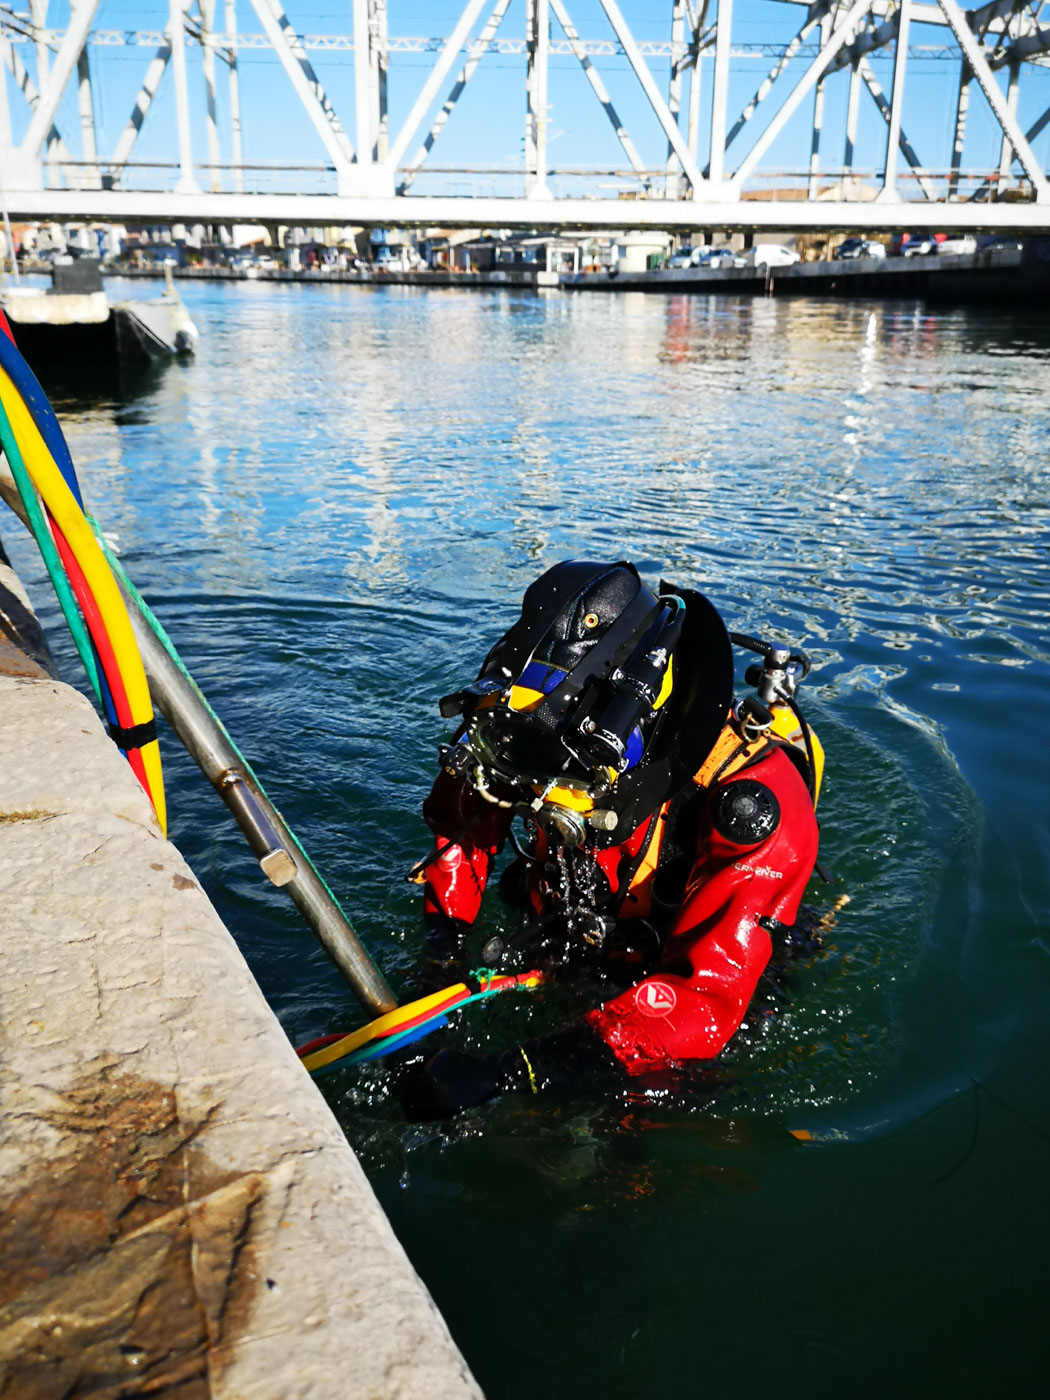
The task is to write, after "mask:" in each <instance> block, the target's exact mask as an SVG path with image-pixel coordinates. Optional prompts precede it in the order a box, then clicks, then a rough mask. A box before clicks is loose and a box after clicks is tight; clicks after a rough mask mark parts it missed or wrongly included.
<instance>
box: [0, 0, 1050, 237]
mask: <svg viewBox="0 0 1050 1400" xmlns="http://www.w3.org/2000/svg"><path fill="white" fill-rule="evenodd" d="M25 2H26V3H28V7H29V8H28V10H17V9H15V8H13V7H11V6H8V5H3V4H0V177H2V195H3V199H4V201H5V203H6V206H7V210H8V212H9V214H10V216H11V217H13V218H20V219H29V220H43V219H59V220H72V219H97V220H110V221H114V222H121V223H126V222H156V223H171V222H205V223H214V224H219V223H231V222H239V223H266V224H285V225H306V226H313V225H319V226H332V225H340V224H342V225H373V226H375V225H393V226H399V227H405V226H425V225H426V226H443V227H457V226H458V227H531V228H537V227H542V228H566V229H569V228H575V229H602V228H620V229H622V228H638V229H641V228H659V229H665V230H673V229H676V228H679V229H690V230H693V229H701V228H706V229H726V230H730V229H743V230H761V229H763V228H784V227H785V226H787V227H791V228H796V229H842V228H853V229H858V230H879V229H894V228H900V227H907V228H909V229H919V228H938V229H976V230H985V229H994V230H1027V231H1034V230H1042V231H1046V230H1050V180H1048V176H1047V172H1046V169H1045V165H1044V162H1041V161H1040V160H1039V159H1038V158H1037V157H1036V155H1035V153H1034V151H1033V142H1035V141H1036V140H1037V138H1038V137H1039V136H1040V134H1041V133H1042V131H1043V130H1044V129H1045V127H1046V126H1047V125H1048V124H1050V106H1047V107H1046V108H1045V110H1042V111H1038V112H1036V114H1035V115H1034V117H1033V107H1032V102H1031V97H1030V94H1041V100H1046V97H1047V93H1046V85H1045V73H1046V69H1047V67H1048V66H1050V0H989V3H987V4H984V5H982V6H980V7H979V8H976V9H970V10H963V9H961V8H960V6H959V4H958V3H957V0H813V3H809V4H807V3H805V0H781V3H782V4H783V6H784V9H785V14H790V15H791V16H792V17H793V23H792V26H791V27H792V28H793V30H794V32H793V34H792V35H791V37H789V38H787V39H786V40H784V41H782V42H778V43H775V44H773V43H766V42H758V43H754V42H746V41H744V40H743V39H742V38H741V29H742V26H741V24H740V23H739V15H740V14H741V13H743V0H738V4H739V5H740V9H739V10H738V23H737V26H736V28H735V29H734V0H654V3H653V5H652V6H650V10H653V9H655V8H656V6H657V4H659V5H660V10H661V14H662V15H664V16H666V26H667V27H666V37H665V38H663V39H660V40H652V39H646V40H642V39H639V38H637V37H636V36H635V34H634V33H633V32H632V29H631V27H630V26H629V24H628V23H627V21H626V20H625V18H624V14H623V12H622V11H621V9H620V6H619V5H618V4H617V3H616V0H597V6H595V4H594V0H591V3H590V8H591V9H592V10H594V14H593V15H592V16H591V20H592V27H593V21H595V20H597V21H599V22H600V23H601V28H602V32H600V33H594V34H592V35H583V34H581V33H580V31H579V30H578V29H577V28H576V24H575V22H574V19H573V16H572V14H571V12H570V5H572V6H576V5H577V0H464V2H463V3H462V9H461V11H460V13H459V15H458V18H457V19H456V20H455V22H454V24H453V25H452V27H451V30H450V31H449V32H448V33H447V34H443V35H440V36H438V37H411V36H404V35H395V34H391V33H389V32H388V7H387V0H345V4H346V6H347V9H348V11H349V13H348V19H349V21H350V24H349V26H348V28H349V32H348V33H342V34H318V35H311V34H308V33H302V32H300V31H299V29H298V28H297V27H296V24H295V18H294V15H292V14H289V13H286V11H285V10H284V8H283V6H282V4H281V0H222V12H221V14H220V0H168V9H167V16H166V19H167V22H166V25H165V27H164V28H163V30H158V31H148V30H126V29H112V28H111V29H106V28H101V27H99V26H98V24H97V23H96V21H97V20H99V19H100V15H99V12H100V10H103V9H104V0H69V3H68V5H67V6H66V7H65V8H64V10H63V13H64V14H66V17H67V23H66V26H65V28H53V27H49V24H48V8H49V0H25ZM579 3H583V0H579ZM789 5H790V6H791V7H792V8H791V9H790V11H789V10H788V9H787V7H788V6H789ZM599 7H600V8H599ZM393 8H395V9H396V6H394V7H393ZM249 11H250V12H251V16H253V17H254V18H253V19H249V23H250V24H253V26H254V25H255V24H257V25H258V28H255V27H252V28H250V29H240V28H239V27H238V19H239V18H240V19H241V20H242V21H243V20H244V19H245V18H246V17H247V16H248V12H249ZM512 26H513V32H511V31H512ZM746 27H747V29H748V32H753V31H754V28H755V26H754V24H753V23H752V24H749V25H747V26H746ZM114 47H120V48H121V49H122V50H124V51H125V55H126V56H127V55H133V54H135V53H136V52H137V51H140V50H141V51H142V75H141V85H140V87H139V90H138V93H137V95H136V97H135V99H134V102H133V104H132V107H131V110H130V113H129V116H128V120H127V123H126V125H125V126H124V128H123V130H122V133H121V135H120V137H119V140H118V141H117V142H116V145H115V147H114V148H113V149H112V151H110V152H108V153H106V152H103V151H101V150H100V149H99V140H98V127H97V123H96V100H97V97H98V93H97V92H96V90H95V86H94V83H93V68H97V67H98V60H99V54H100V52H101V50H104V49H112V48H114ZM260 49H263V50H266V51H267V53H268V55H269V56H270V57H271V58H273V59H274V60H275V61H276V63H278V64H279V65H280V68H281V69H282V70H283V78H280V82H279V83H278V76H279V75H277V74H276V72H275V75H274V81H273V83H272V84H271V86H272V88H273V98H274V102H275V104H279V103H281V102H284V103H287V104H292V105H294V104H298V107H299V108H301V112H302V113H303V114H305V116H306V118H307V119H308V121H309V124H310V128H311V129H312V134H313V137H314V138H315V150H314V151H313V152H309V153H308V155H307V157H305V158H310V157H312V158H313V159H314V160H316V162H317V163H316V164H315V165H313V166H311V165H309V164H303V165H302V166H297V167H292V166H284V167H279V166H277V165H273V166H258V165H256V166H250V165H246V164H245V161H244V157H243V135H244V133H243V131H242V104H241V91H240V75H239V70H238V58H239V55H240V54H242V53H245V52H246V51H251V50H260ZM338 51H345V52H346V53H348V54H350V55H352V73H353V83H352V106H351V105H350V104H349V103H347V104H345V105H344V104H343V102H342V93H340V101H339V103H338V105H337V101H336V100H335V99H334V98H333V95H332V93H330V92H328V91H326V89H325V87H324V85H323V84H322V82H321V79H320V77H319V75H318V71H317V69H316V68H315V66H314V61H313V60H312V57H311V55H313V56H314V58H317V59H318V62H320V57H319V56H322V55H326V54H330V53H332V52H338ZM403 55H425V56H427V58H426V60H425V61H426V63H427V64H428V65H429V66H427V67H425V68H423V69H420V68H418V67H413V70H412V73H411V74H408V73H407V72H406V73H405V74H404V75H398V76H399V81H400V80H401V78H402V77H403V78H404V80H405V81H408V80H410V79H420V74H422V77H421V80H419V81H418V86H417V89H416V91H415V95H414V98H413V99H412V101H411V104H410V106H409V109H408V111H407V113H406V114H405V115H404V116H403V117H400V116H399V120H398V121H397V122H392V121H391V118H390V113H389V110H388V104H387V87H388V76H389V74H390V72H391V69H392V66H393V65H396V64H397V63H398V61H399V59H400V58H401V56H403ZM487 55H503V56H504V57H505V58H506V57H507V56H510V57H511V58H520V60H521V63H520V70H519V71H520V82H521V97H520V102H521V107H520V110H521V111H522V114H523V116H522V132H523V156H524V158H523V161H522V162H521V163H520V164H518V165H516V166H515V167H513V168H511V167H503V168H497V167H483V166H480V165H478V164H476V163H475V164H474V165H466V164H464V165H461V166H458V167H453V166H439V165H437V164H436V163H435V162H434V161H432V160H431V159H430V157H431V154H432V152H433V151H434V149H435V147H437V146H438V143H439V142H440V139H441V136H442V133H443V131H444V130H445V127H446V125H447V124H448V122H449V121H450V119H452V118H454V113H455V108H456V105H457V103H458V102H459V100H460V98H461V97H462V94H463V92H464V90H465V89H466V88H467V86H468V84H469V83H470V82H471V79H472V78H473V76H474V74H475V72H476V70H477V69H478V67H479V65H481V64H482V63H484V61H485V59H486V56H487ZM552 56H568V58H570V59H571V60H574V61H576V62H578V63H579V65H580V66H581V68H582V70H583V73H584V75H585V77H586V79H587V82H588V83H589V85H590V87H591V89H592V90H593V95H594V102H593V105H592V114H593V117H592V119H593V120H594V121H596V122H602V121H608V122H609V123H610V125H611V127H612V130H613V131H614V132H615V136H616V139H617V141H618V142H619V146H620V149H621V150H622V153H623V155H622V161H621V163H620V165H619V166H618V167H617V168H616V169H615V170H608V171H605V172H603V173H604V174H605V175H607V176H610V177H615V181H616V183H615V184H614V185H613V188H614V191H615V192H614V194H612V195H609V194H605V195H602V194H598V195H592V194H590V193H589V192H585V193H584V194H581V193H580V192H579V190H580V184H581V181H583V180H584V178H585V177H586V175H587V174H588V173H589V174H591V175H594V174H595V173H597V172H595V171H593V170H588V169H586V168H584V167H582V166H578V167H571V166H570V167H566V166H560V167H552V165H551V162H550V159H549V156H548V144H549V141H550V140H551V139H552V134H551V133H552V121H553V119H554V115H555V114H554V113H552V104H551V102H550V99H549V95H548V93H549V67H550V59H551V58H552ZM931 58H932V59H936V60H937V61H938V62H940V63H942V64H950V65H953V67H952V69H951V70H950V71H951V72H952V73H953V75H954V76H957V84H955V83H953V88H954V91H955V94H956V96H955V104H954V140H953V143H952V148H951V153H950V160H949V162H948V163H947V164H945V162H944V161H943V160H942V162H941V168H936V167H934V166H930V165H924V164H923V163H922V161H921V159H920V149H921V147H922V139H921V138H922V136H923V134H924V133H923V132H916V131H911V132H909V131H908V130H907V128H906V126H905V120H904V119H905V111H906V108H905V98H906V94H907V93H908V92H909V91H912V90H913V89H914V86H915V79H916V76H917V75H916V73H915V71H914V70H915V67H916V64H917V63H919V62H923V63H925V62H928V61H929V60H930V59H931ZM756 59H765V60H766V61H767V62H768V70H767V71H766V72H765V76H764V77H762V79H761V81H760V82H758V83H757V86H756V85H755V83H754V71H755V62H756ZM603 60H604V61H605V63H606V64H608V63H609V62H610V60H611V61H612V62H614V63H616V64H618V65H619V66H620V67H622V66H623V63H624V61H626V64H627V65H628V66H629V69H630V72H631V74H632V75H633V80H635V81H636V82H637V84H638V87H639V89H640V92H641V94H642V96H643V97H644V103H643V104H642V105H643V106H644V117H645V120H646V121H647V122H648V123H649V124H650V126H651V124H652V123H653V122H655V123H656V127H657V128H658V132H657V137H658V140H659V142H660V158H659V161H658V163H656V164H655V165H654V163H653V161H652V160H651V159H650V162H649V164H648V165H647V164H646V163H645V162H644V161H643V159H642V157H641V155H640V154H639V146H638V144H637V143H636V140H635V138H634V136H632V133H631V132H630V131H629V130H628V128H627V125H626V124H625V122H624V121H623V120H622V118H621V115H620V112H619V111H618V110H617V107H616V105H615V104H614V102H613V100H612V98H611V96H610V93H609V89H608V87H607V85H606V82H605V81H604V79H603V76H602V65H603ZM874 60H878V62H879V63H880V65H881V67H882V68H883V70H888V71H884V73H883V79H884V81H882V82H880V80H879V77H878V76H877V73H876V67H875V65H874ZM413 62H414V63H415V64H418V58H416V59H415V60H413ZM745 63H746V65H747V72H749V73H751V75H752V80H751V83H750V84H749V90H750V88H751V87H753V88H754V91H753V95H752V96H751V98H750V100H749V101H747V102H746V103H745V104H744V105H743V107H742V108H741V109H740V110H739V111H737V110H736V107H735V106H734V105H731V102H730V89H731V87H732V88H733V90H734V92H739V90H740V86H741V84H740V79H739V71H738V70H740V68H741V65H744V64H745ZM891 64H892V67H891V68H890V65H891ZM169 70H170V73H171V77H170V80H169V82H170V85H171V86H172V87H173V88H174V104H173V106H174V129H173V130H172V131H170V132H167V133H166V141H167V149H169V150H171V151H172V152H173V153H176V155H177V159H173V160H171V161H170V162H152V163H146V162H142V163H139V164H136V163H135V161H134V160H133V156H134V153H135V148H136V142H137V141H138V139H139V135H140V133H141V131H142V130H143V128H144V126H145V125H146V124H147V123H153V124H154V125H155V124H156V123H158V122H160V121H161V120H162V117H161V116H160V115H159V114H158V113H156V112H155V109H154V99H155V98H156V96H157V93H158V90H159V89H160V87H161V84H162V82H163V81H164V79H165V75H166V74H167V73H168V72H169ZM910 70H911V72H910ZM760 71H761V70H760ZM837 75H841V76H837ZM734 79H737V80H736V81H733V80H734ZM887 79H888V81H887ZM833 82H838V83H839V84H840V86H841V85H845V87H846V94H847V95H846V100H845V105H844V110H845V121H844V123H843V124H841V126H840V129H839V130H837V131H835V132H831V131H828V130H825V121H824V113H825V98H826V92H827V91H828V90H829V88H830V85H831V84H832V83H833ZM347 86H348V87H349V84H348V85H347ZM217 93H219V94H220V95H221V97H222V99H223V103H222V105H223V109H224V117H225V120H224V121H223V123H222V129H221V130H220V122H219V118H218V111H219V101H218V100H217ZM74 99H75V100H74ZM977 103H981V104H984V105H985V107H986V109H987V111H988V112H990V114H991V116H992V118H993V120H994V123H995V129H996V133H997V135H996V140H997V144H998V148H999V150H998V161H996V162H994V164H992V166H991V168H985V169H983V170H982V171H979V172H978V173H977V174H975V173H974V172H973V171H968V170H967V169H966V168H965V166H964V164H963V154H964V149H965V146H966V138H967V124H968V119H969V117H970V112H971V106H972V105H974V104H977ZM194 104H197V106H198V108H199V109H203V128H204V132H205V137H206V155H205V154H203V153H201V152H200V151H198V152H197V157H203V158H200V159H199V160H198V159H195V153H194V150H193V143H192V140H191V131H192V127H193V125H194V124H196V125H197V126H198V127H199V126H200V125H201V123H200V115H201V112H200V111H199V110H198V111H195V110H194ZM171 105H172V104H170V103H169V104H167V106H168V108H169V109H170V107H171ZM637 105H638V104H637V103H636V104H635V107H637ZM840 105H841V104H840ZM1039 105H1041V102H1040V104H1039ZM632 110H633V109H632ZM909 110H910V109H909ZM71 111H72V112H75V114H76V116H75V117H74V118H73V120H70V117H69V114H70V112H71ZM799 111H801V112H802V114H803V119H804V118H805V116H806V115H808V116H809V118H810V120H811V129H810V137H809V161H808V164H807V165H805V166H804V168H801V169H797V170H795V171H793V172H790V179H788V177H786V176H785V175H784V174H783V172H781V176H780V178H781V184H780V187H779V188H774V189H770V179H771V177H770V174H769V170H768V162H770V161H771V160H772V159H773V158H774V154H775V152H774V148H775V147H776V143H777V142H778V138H780V137H782V135H783V133H784V131H785V128H786V127H787V126H788V123H789V122H790V121H791V120H792V118H793V117H794V116H795V114H796V113H797V112H799ZM1022 111H1026V112H1027V113H1028V115H1027V116H1026V118H1025V120H1024V121H1022V119H1021V115H1020V114H1021V112H1022ZM191 117H193V118H194V120H193V121H191ZM60 119H61V120H62V121H63V122H64V125H65V127H66V128H67V129H64V130H61V129H60V128H59V125H58V122H59V121H60ZM862 121H864V122H865V123H874V125H875V127H876V128H877V132H878V141H879V149H880V150H881V152H882V155H881V159H880V162H879V165H878V169H877V170H875V171H871V170H868V171H861V170H860V169H859V166H858V164H857V161H856V158H855V156H856V151H857V146H858V135H859V134H865V132H866V133H867V134H868V135H869V136H870V134H871V127H870V126H867V127H866V128H864V130H863V131H862V129H861V128H860V123H861V122H862ZM924 125H925V124H924ZM793 129H794V130H796V131H797V123H796V126H795V128H793ZM351 130H352V132H353V140H351V135H350V132H351ZM16 133H17V139H16ZM559 134H565V135H569V136H570V137H572V136H574V135H578V134H579V131H578V128H577V130H575V131H574V132H572V133H559ZM916 138H919V139H916ZM832 140H834V142H835V146H834V147H832ZM256 145H258V142H256ZM650 145H651V136H650ZM560 149H561V148H560ZM664 149H666V158H664V156H663V150H664ZM829 149H835V150H836V152H841V157H838V155H837V154H836V159H835V160H834V162H833V163H831V164H829V162H828V154H827V153H828V150H829ZM439 153H440V152H439ZM479 154H480V152H479ZM305 158H304V159H305ZM764 162H766V163H767V164H765V165H764V164H763V163H764ZM485 170H487V171H488V172H489V173H490V174H491V175H492V176H493V178H495V177H496V176H502V177H503V178H504V179H505V180H506V181H507V182H508V189H507V193H506V194H488V195H483V196H478V195H469V196H467V195H462V194H455V193H451V192H449V186H450V185H454V179H453V177H455V176H456V175H462V174H466V173H468V172H470V171H473V172H474V173H475V174H477V173H478V172H484V171H485ZM310 172H313V175H312V176H311V178H313V179H314V184H315V188H316V186H318V185H322V186H324V185H326V186H327V188H326V190H325V192H313V193H301V192H297V191H296V189H295V184H296V182H297V181H298V182H300V183H301V182H302V180H303V179H304V176H305V175H310ZM263 176H265V183H267V184H268V185H269V186H270V188H268V189H267V190H266V191H260V190H253V189H248V188H246V184H251V183H252V182H253V181H255V182H257V183H258V182H261V181H262V177H263ZM421 176H426V183H427V184H428V185H429V186H430V187H435V186H436V192H434V193H419V192H418V191H417V190H416V189H414V186H415V183H416V181H417V180H418V179H420V177H421ZM567 176H574V177H577V178H576V189H575V191H574V192H573V193H571V194H561V193H557V194H556V193H555V192H554V191H553V190H552V185H557V184H560V183H564V181H565V179H566V177H567ZM282 182H283V185H284V188H282V187H281V186H282ZM785 182H786V183H787V185H790V188H789V189H788V188H785ZM787 199H790V201H791V202H790V203H785V200H787Z"/></svg>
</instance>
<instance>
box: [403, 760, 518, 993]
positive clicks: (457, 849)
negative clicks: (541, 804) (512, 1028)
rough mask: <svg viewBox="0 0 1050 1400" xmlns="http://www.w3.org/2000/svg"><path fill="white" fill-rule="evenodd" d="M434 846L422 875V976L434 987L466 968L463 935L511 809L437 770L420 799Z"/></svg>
mask: <svg viewBox="0 0 1050 1400" xmlns="http://www.w3.org/2000/svg"><path fill="white" fill-rule="evenodd" d="M423 819H424V821H425V822H426V823H427V825H428V826H429V827H430V829H431V831H433V833H434V838H435V846H436V850H435V853H434V855H433V857H432V858H431V860H430V861H429V863H428V864H427V865H426V867H425V869H424V872H423V875H424V882H423V916H424V923H425V928H426V932H425V953H424V976H425V980H426V981H427V982H428V983H432V984H433V985H434V987H435V989H437V988H440V987H444V986H447V985H448V984H449V982H450V981H455V980H456V979H457V978H458V977H459V976H460V975H461V974H462V973H463V972H465V971H466V967H467V964H466V940H467V933H468V931H469V929H470V926H471V925H472V924H473V923H474V920H475V919H476V918H477V916H478V911H479V910H480V908H481V897H482V895H483V894H484V892H485V886H486V884H487V883H488V877H489V869H490V867H491V865H492V857H493V856H494V855H495V854H496V853H497V852H498V851H499V850H500V849H501V848H502V846H503V842H504V840H505V839H506V835H507V830H508V828H509V826H510V813H509V812H508V811H507V810H506V809H504V808H500V807H495V806H493V805H492V804H491V803H489V802H485V801H483V800H482V798H480V797H479V796H478V795H477V793H476V792H474V790H473V789H472V788H471V787H470V785H469V783H467V782H466V781H465V779H463V778H461V777H454V776H453V775H451V774H449V773H447V772H445V771H444V770H442V771H441V772H440V773H439V774H438V776H437V779H436V780H435V782H434V786H433V788H432V789H431V791H430V796H429V797H428V798H427V799H426V801H425V802H424V803H423Z"/></svg>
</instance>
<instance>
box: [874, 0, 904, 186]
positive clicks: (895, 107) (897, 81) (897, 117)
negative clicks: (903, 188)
mask: <svg viewBox="0 0 1050 1400" xmlns="http://www.w3.org/2000/svg"><path fill="white" fill-rule="evenodd" d="M910 26H911V0H900V9H899V10H898V12H897V52H896V54H895V56H894V60H893V94H892V96H891V98H890V125H889V130H888V131H887V133H886V166H885V174H884V176H883V181H882V189H881V190H880V192H879V199H881V200H882V201H883V203H892V204H896V203H897V202H898V201H899V199H900V196H899V195H898V193H897V149H898V146H899V145H900V139H901V107H902V106H903V105H904V72H905V69H906V67H907V64H908V31H909V29H910Z"/></svg>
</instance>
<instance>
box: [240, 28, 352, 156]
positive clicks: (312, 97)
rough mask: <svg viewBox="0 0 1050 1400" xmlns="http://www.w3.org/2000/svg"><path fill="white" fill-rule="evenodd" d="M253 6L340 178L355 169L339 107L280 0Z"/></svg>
mask: <svg viewBox="0 0 1050 1400" xmlns="http://www.w3.org/2000/svg"><path fill="white" fill-rule="evenodd" d="M251 6H252V9H253V10H254V11H255V13H256V14H257V15H258V17H259V22H260V24H261V25H262V27H263V29H264V30H265V31H266V35H267V37H268V38H269V40H270V44H271V46H272V48H273V50H274V52H275V53H276V55H277V57H278V58H279V59H280V61H281V67H282V68H283V69H284V71H285V73H287V75H288V78H289V81H290V82H291V84H292V87H293V88H294V89H295V94H296V96H297V97H298V98H299V101H300V103H301V104H302V107H303V110H304V111H305V112H306V115H307V116H308V117H309V118H310V122H311V125H312V126H313V128H314V130H315V131H316V132H317V134H318V136H319V137H320V138H321V141H322V143H323V145H324V148H325V150H326V151H327V152H328V154H329V156H330V158H331V161H332V164H333V165H334V166H335V168H336V175H337V177H338V179H339V180H340V182H342V183H345V181H346V180H347V179H348V178H349V177H350V175H351V172H352V169H353V167H352V165H351V161H352V160H353V147H352V146H351V144H350V138H349V137H348V136H347V134H346V132H345V130H344V129H343V125H342V123H341V122H340V120H339V118H338V117H337V116H336V113H335V109H334V108H333V106H332V104H331V103H330V102H329V100H328V96H327V94H326V93H325V90H324V88H323V87H322V86H321V82H320V80H319V79H318V77H317V74H316V73H315V72H314V70H313V66H312V65H311V63H310V60H309V59H308V58H307V57H306V54H305V52H304V51H303V48H302V45H301V44H300V43H299V36H298V35H297V34H296V32H295V30H294V29H293V28H292V26H291V25H290V24H289V22H288V17H287V15H286V14H285V13H284V10H283V9H282V8H281V5H280V3H279V0H251Z"/></svg>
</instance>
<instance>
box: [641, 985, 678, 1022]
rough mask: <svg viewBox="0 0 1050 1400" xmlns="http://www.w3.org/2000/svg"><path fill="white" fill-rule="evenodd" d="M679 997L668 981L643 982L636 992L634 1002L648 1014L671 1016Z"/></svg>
mask: <svg viewBox="0 0 1050 1400" xmlns="http://www.w3.org/2000/svg"><path fill="white" fill-rule="evenodd" d="M677 1000H678V998H677V997H676V996H675V992H674V988H673V987H669V986H668V985H667V983H666V982H643V983H642V985H641V986H640V987H639V988H638V990H637V991H636V992H635V994H634V1004H635V1006H637V1008H638V1010H639V1011H641V1012H642V1013H643V1014H644V1015H646V1016H670V1014H671V1012H672V1011H673V1010H674V1008H675V1003H676V1002H677Z"/></svg>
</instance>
